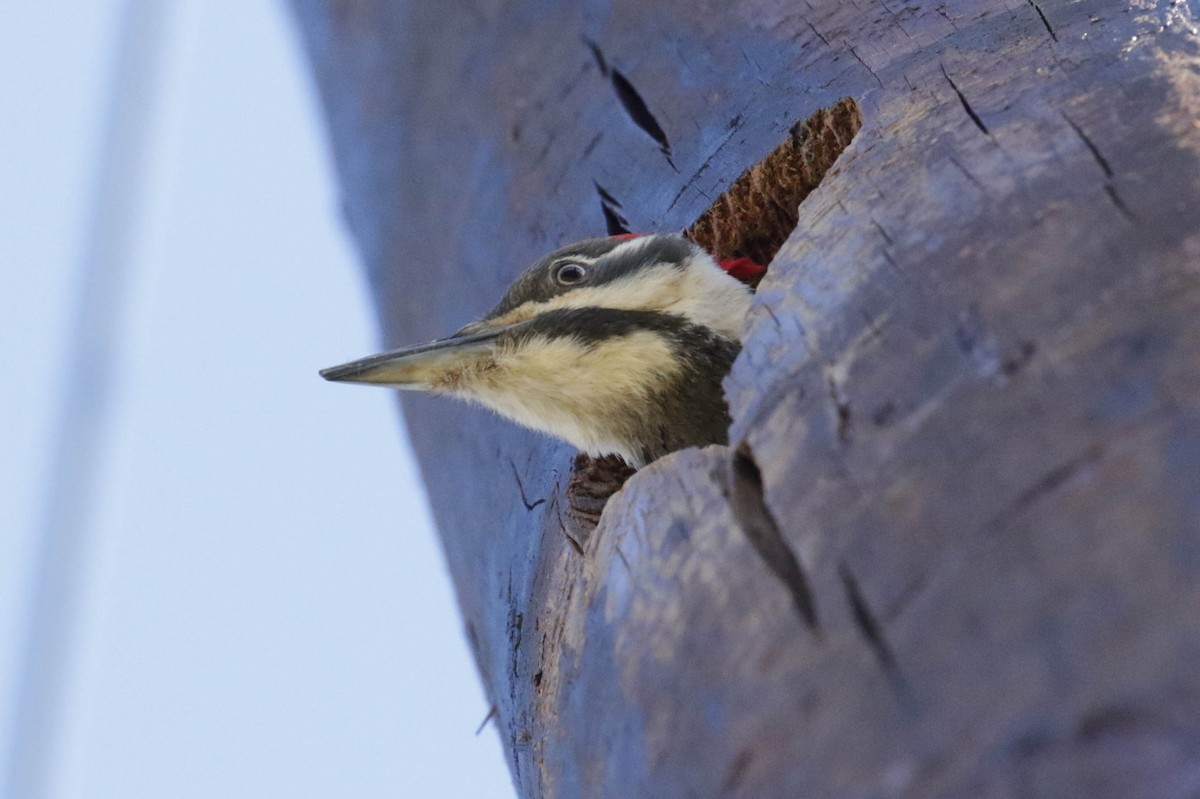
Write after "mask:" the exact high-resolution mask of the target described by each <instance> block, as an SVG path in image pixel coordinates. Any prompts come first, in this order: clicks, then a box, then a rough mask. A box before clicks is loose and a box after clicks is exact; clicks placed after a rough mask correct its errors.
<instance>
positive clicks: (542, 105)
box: [293, 0, 1200, 799]
mask: <svg viewBox="0 0 1200 799" xmlns="http://www.w3.org/2000/svg"><path fill="white" fill-rule="evenodd" d="M293 5H294V8H295V10H296V12H297V16H298V18H299V20H300V23H301V28H302V30H303V34H304V36H305V39H306V42H307V46H308V49H309V52H310V53H311V57H312V59H313V61H314V64H315V69H316V74H317V77H318V83H319V85H320V88H321V93H322V96H323V98H324V103H325V106H326V109H327V112H328V116H329V121H330V126H331V129H332V134H333V136H332V138H333V148H334V152H335V156H336V162H337V166H338V170H339V173H340V175H341V180H342V185H343V191H344V195H345V213H346V217H347V219H348V222H349V224H350V227H351V229H352V230H353V233H354V236H355V238H356V241H357V242H358V245H359V247H360V248H361V251H362V255H363V259H364V262H365V264H366V267H367V270H368V273H369V275H370V280H371V283H372V286H373V288H374V290H375V296H376V298H377V302H378V308H379V315H380V319H381V320H382V326H383V330H384V333H385V335H384V338H385V339H386V343H388V344H400V343H408V342H411V341H417V340H421V339H425V338H429V337H433V336H436V335H441V334H445V333H447V332H449V331H452V330H454V329H456V328H457V327H458V326H459V325H461V324H462V323H463V322H465V321H467V320H468V319H469V318H471V317H472V316H474V315H476V314H478V313H479V312H481V311H483V310H485V309H486V308H487V307H489V306H490V305H491V304H492V302H494V300H495V299H496V298H497V297H498V296H499V294H500V293H501V291H502V290H503V288H504V287H505V286H506V284H507V282H508V281H509V280H510V279H511V278H512V277H513V276H514V275H515V274H517V272H518V271H519V270H521V269H522V268H523V267H524V266H525V265H526V264H527V263H528V262H530V261H531V260H532V259H533V258H535V257H536V256H537V255H539V254H541V253H542V252H544V251H545V250H547V249H550V248H551V247H553V246H556V245H558V244H561V243H563V242H566V241H569V240H572V239H575V238H579V237H583V236H586V235H594V234H597V233H601V232H603V229H604V227H603V225H604V221H603V217H602V214H601V208H600V201H599V198H598V195H597V189H596V185H597V184H598V185H599V186H602V187H603V188H604V189H605V190H606V191H607V192H609V193H610V194H611V195H612V197H614V198H616V200H617V201H619V203H620V206H621V207H620V211H621V213H622V214H623V215H624V216H625V218H626V219H627V220H628V221H629V223H630V225H631V227H632V228H633V229H636V230H671V229H682V228H684V227H686V226H687V225H689V224H690V223H691V222H692V221H694V220H695V219H696V217H697V216H698V215H699V214H700V213H701V211H703V210H704V208H705V207H706V206H707V205H708V204H709V202H710V200H711V198H713V197H715V196H716V195H717V194H718V193H719V192H720V191H721V190H722V188H723V187H725V186H728V185H729V183H730V182H732V181H733V180H734V179H735V178H736V177H737V176H738V174H740V173H741V172H742V171H743V170H744V169H745V168H747V167H748V166H750V165H751V164H752V163H754V162H755V161H756V160H757V159H759V158H761V157H762V156H763V155H765V154H766V153H767V152H769V151H770V150H771V149H772V148H773V147H774V146H775V145H776V144H778V143H779V141H781V140H782V139H783V137H784V136H785V135H786V131H787V129H788V127H789V126H790V125H791V124H792V123H794V122H795V121H797V120H799V119H803V118H805V117H807V116H808V115H809V114H811V113H812V112H813V111H815V110H817V109H818V108H821V107H827V106H830V105H832V104H833V102H834V101H836V100H837V99H838V98H840V97H844V96H849V97H852V98H854V99H855V100H856V101H857V102H858V104H859V107H860V108H861V110H862V114H863V120H864V121H863V127H862V130H861V132H860V133H859V135H858V137H857V139H856V140H855V141H854V143H853V144H852V145H851V147H850V148H849V150H848V151H847V152H846V154H845V155H844V156H843V158H842V160H841V161H840V162H839V164H838V166H837V167H836V168H835V169H834V170H833V172H832V173H831V174H829V175H828V176H827V177H826V178H825V180H824V182H823V183H822V185H821V186H820V188H819V189H818V190H817V191H816V192H815V193H814V194H813V195H812V196H810V197H809V198H808V199H807V200H806V201H805V202H804V204H803V205H802V207H801V212H800V223H799V227H798V229H797V230H796V232H795V234H794V235H793V236H792V237H791V239H790V240H789V242H788V244H787V245H786V246H785V248H784V250H783V251H782V252H781V253H780V254H779V256H778V257H777V258H776V260H775V262H774V264H773V265H772V267H771V271H770V273H769V274H768V276H767V277H766V279H765V281H764V282H763V284H762V286H761V287H760V289H759V294H758V297H757V299H756V303H755V308H754V310H753V312H752V314H751V318H750V319H749V322H748V327H747V331H748V332H747V336H746V348H745V352H744V353H743V355H742V357H741V359H740V360H739V362H738V363H737V365H736V366H735V368H734V371H733V374H732V375H731V377H730V378H729V380H728V381H727V390H728V394H729V396H730V399H731V408H732V414H733V417H734V426H733V432H732V440H733V441H735V442H745V444H746V447H745V452H746V455H747V458H749V459H745V460H742V461H740V462H739V469H737V470H733V472H731V469H730V465H731V459H732V455H731V451H730V450H728V449H724V448H713V449H711V450H708V451H704V452H695V451H693V452H684V453H679V454H677V455H675V456H671V457H668V458H666V459H664V460H662V461H660V462H658V463H656V464H654V465H652V466H651V467H650V468H647V469H646V470H644V471H643V472H642V473H640V474H639V475H637V476H636V477H635V478H634V479H633V480H632V481H631V482H630V483H629V484H628V485H627V487H626V489H625V490H624V491H623V492H622V493H621V494H619V495H617V496H616V497H615V498H614V499H613V500H612V501H611V502H610V504H609V506H608V509H607V510H606V514H605V518H604V520H603V521H602V523H601V525H600V527H599V528H598V529H597V530H596V531H595V533H594V534H593V535H591V536H590V537H589V538H588V539H587V540H586V541H576V542H574V543H573V542H572V541H568V540H567V538H566V536H565V535H564V534H563V530H564V529H570V527H571V525H570V524H567V523H566V522H564V521H563V515H564V512H563V507H564V502H565V500H564V498H563V493H562V492H563V489H564V486H565V484H566V482H567V480H568V478H569V470H570V465H571V453H570V452H569V450H568V449H567V448H566V447H565V446H560V445H557V444H555V443H553V442H549V441H546V440H544V439H542V438H540V437H538V436H536V435H534V434H531V433H527V432H524V431H520V430H518V429H516V428H514V427H512V426H511V425H509V424H507V423H505V422H502V421H499V420H497V419H495V418H492V417H490V416H488V415H486V414H484V413H482V412H479V411H475V410H472V409H468V408H465V407H461V406H458V405H455V404H453V403H452V402H450V401H439V400H433V399H424V398H416V399H412V400H408V401H406V402H405V414H406V418H407V420H408V425H409V429H410V431H411V434H412V438H413V442H414V444H415V446H416V449H417V452H418V455H419V457H420V459H421V463H422V468H423V470H424V475H425V479H426V481H427V485H428V487H429V491H430V496H431V498H432V501H433V506H434V510H435V514H436V517H437V522H438V525H439V529H440V531H441V535H442V539H443V543H444V547H445V551H446V556H447V559H448V562H449V566H450V570H451V573H452V575H453V578H454V581H455V584H456V586H457V591H458V598H459V601H460V603H461V606H462V611H463V614H464V617H465V619H466V627H467V631H468V635H469V637H470V640H471V643H472V646H473V647H474V651H475V653H476V657H477V659H478V663H479V668H480V672H481V674H482V677H483V680H484V683H485V685H486V687H487V691H488V693H489V694H490V696H491V697H492V698H493V700H494V701H495V703H496V704H497V706H498V708H499V716H498V721H497V724H498V727H499V731H500V735H501V736H502V738H503V741H504V745H505V747H506V749H507V751H508V753H509V757H510V759H511V763H512V766H513V773H514V778H515V781H516V784H517V786H518V790H519V793H520V794H521V796H523V797H563V798H564V799H569V798H571V797H622V799H624V798H627V797H654V799H671V798H672V797H707V796H729V797H756V798H758V799H763V798H769V797H795V796H812V797H834V796H839V797H841V796H846V797H883V796H904V797H964V796H971V797H1043V796H1044V797H1065V796H1087V797H1130V796H1154V797H1194V796H1196V795H1198V794H1200V323H1198V321H1197V320H1198V319H1200V123H1198V122H1197V120H1198V119H1200V60H1198V58H1200V47H1198V44H1197V43H1198V41H1200V37H1198V36H1197V26H1198V25H1200V21H1198V19H1197V18H1198V17H1200V7H1198V4H1197V3H1195V2H1194V0H1186V1H1180V0H1175V1H1174V2H1169V1H1164V2H1149V1H1148V0H1136V1H1135V2H1133V3H1125V2H1115V1H1113V0H1083V1H1082V2H1065V1H1060V0H1039V2H1036V3H1035V2H1031V1H1029V0H1008V2H1001V1H1000V0H961V1H956V2H953V3H935V2H917V1H916V0H914V2H908V3H904V2H901V1H900V0H896V2H891V1H890V0H889V2H886V3H885V2H871V3H868V2H861V1H860V2H858V3H843V2H833V0H808V1H807V2H784V0H741V1H740V2H716V1H715V0H701V1H700V2H696V0H619V1H618V2H589V3H568V2H554V1H553V0H541V2H532V1H525V2H516V1H514V2H508V3H498V2H486V1H485V0H475V1H474V2H456V3H433V2H419V1H416V0H403V1H402V0H388V1H385V0H375V1H374V2H367V1H366V0H362V1H361V2H355V1H353V0H342V1H341V2H335V1H334V0H325V1H323V2H322V0H293ZM585 40H586V41H591V42H594V43H595V44H596V46H597V47H598V48H599V51H600V52H601V53H602V55H603V58H604V60H605V62H606V64H607V65H608V66H609V67H610V68H612V69H615V70H617V71H618V72H619V73H620V74H621V75H623V76H625V78H626V79H627V80H628V83H629V85H630V86H632V87H634V89H635V91H636V92H637V93H638V95H639V96H640V97H641V98H642V99H643V100H644V101H645V103H646V106H647V109H648V110H649V112H650V114H651V115H652V116H653V120H654V124H656V125H657V126H658V128H659V129H660V131H661V134H662V135H661V136H659V140H657V141H656V140H655V139H654V138H653V137H652V136H651V135H650V134H649V133H647V132H646V130H644V129H643V128H650V129H651V130H652V128H653V125H650V124H649V122H648V120H647V119H642V120H641V121H642V123H643V127H642V128H639V127H638V126H637V125H635V124H634V123H633V121H631V119H630V118H629V116H628V115H627V114H626V112H625V111H624V110H623V106H622V104H621V102H620V101H619V99H618V97H617V94H616V93H615V92H614V88H613V84H612V80H611V78H609V79H606V78H605V77H604V76H603V75H602V73H601V72H600V69H599V67H598V64H597V59H596V57H595V56H594V54H593V52H592V51H591V50H590V49H589V47H588V46H587V44H586V43H585ZM626 94H628V92H626ZM626 99H628V97H627V98H626ZM664 141H665V144H666V146H664ZM668 155H669V160H668V157H667V156H668ZM359 354H360V353H347V356H348V357H349V356H355V355H359ZM756 470H761V475H756V474H755V471H756ZM731 473H732V474H736V475H740V476H739V477H737V479H734V480H733V481H732V483H731V481H730V475H731ZM756 477H760V478H761V490H759V489H758V487H757V486H758V483H757V481H756V479H755V478H756ZM730 490H732V492H733V497H732V501H729V500H727V498H726V494H727V493H728V492H729V491H730ZM730 507H734V508H735V509H737V516H738V517H740V520H741V521H742V522H743V523H744V524H745V525H746V527H747V529H750V530H751V532H754V531H755V530H757V531H758V533H757V534H760V535H761V534H763V533H762V530H763V529H766V528H770V527H771V526H772V523H774V525H775V527H776V528H777V532H778V534H779V535H780V536H781V539H780V541H779V542H777V543H784V544H786V545H787V550H790V552H791V553H793V554H794V555H795V556H796V557H797V558H798V562H799V563H800V564H801V566H802V575H803V577H804V579H805V580H806V581H807V582H808V583H809V585H810V587H811V590H812V593H813V596H812V599H813V603H814V607H815V612H816V615H817V621H818V625H819V626H818V628H817V629H816V630H814V629H812V628H811V627H810V626H809V625H807V624H806V622H805V620H804V619H803V617H802V615H801V614H800V613H798V612H797V608H798V605H797V602H796V600H795V591H794V590H793V589H795V586H794V585H788V584H786V583H785V582H784V581H782V580H780V579H778V577H777V576H776V575H777V574H786V573H787V570H786V569H782V570H781V569H779V568H775V569H774V570H772V569H769V568H768V567H767V565H766V564H764V561H763V558H762V557H760V556H759V555H758V554H757V553H758V551H759V550H758V549H756V548H755V547H754V546H752V545H751V542H750V541H749V540H748V539H747V536H746V535H745V534H744V532H743V529H742V526H740V525H739V524H738V518H735V516H734V515H733V513H732V512H731V511H730ZM771 532H772V531H771V530H767V534H768V535H769V534H770V533H771ZM397 534H401V531H399V530H398V531H397ZM576 543H578V544H579V545H580V547H581V548H582V550H583V551H582V554H580V552H579V551H578V550H577V549H576V546H575V544H576ZM760 543H761V542H760ZM760 549H761V547H760ZM769 549H770V548H769V547H768V548H767V549H766V550H764V551H769ZM785 551H786V550H785ZM772 565H774V566H776V567H777V566H778V565H779V564H772ZM419 654H420V650H419V646H415V648H414V656H419Z"/></svg>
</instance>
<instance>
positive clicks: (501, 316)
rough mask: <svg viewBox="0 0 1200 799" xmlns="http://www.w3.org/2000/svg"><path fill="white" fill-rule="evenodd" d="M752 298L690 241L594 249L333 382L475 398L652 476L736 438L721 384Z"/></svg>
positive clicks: (599, 242)
mask: <svg viewBox="0 0 1200 799" xmlns="http://www.w3.org/2000/svg"><path fill="white" fill-rule="evenodd" d="M750 296H751V293H750V289H749V288H748V287H747V286H746V285H745V284H743V283H742V282H740V281H739V280H738V279H736V278H734V277H731V276H730V275H729V274H727V273H726V272H725V271H724V270H723V269H722V268H721V267H719V266H718V265H717V264H716V263H715V262H714V261H713V259H712V257H711V256H710V255H709V254H708V253H706V252H705V251H704V250H703V249H701V248H700V247H699V246H697V245H696V244H693V243H692V242H690V241H688V240H687V239H685V238H683V237H682V236H678V235H665V234H655V235H646V236H636V237H614V238H599V239H586V240H584V241H580V242H577V243H575V244H572V245H570V246H568V247H564V248H562V249H560V250H556V251H554V252H552V253H550V254H549V255H547V256H545V257H544V258H542V259H540V260H539V261H537V262H536V263H535V264H534V265H533V266H532V267H530V268H529V269H528V270H527V271H526V272H525V273H524V274H522V275H521V276H520V277H519V278H517V280H516V282H515V283H513V285H512V287H511V288H509V290H508V291H507V292H506V293H505V295H504V297H503V299H501V300H500V304H499V305H497V306H496V307H495V308H494V309H493V310H492V311H491V312H490V313H488V314H487V315H486V316H484V317H483V318H482V319H479V320H478V321H475V322H472V323H470V324H468V325H467V326H466V327H464V328H462V329H461V330H459V331H458V332H457V333H455V334H454V335H453V336H451V337H450V338H445V339H441V340H438V341H434V342H431V343H429V344H421V345H417V346H415V347H405V348H403V349H398V350H393V351H391V352H385V353H382V354H379V355H374V356H372V357H369V358H364V359H363V360H360V361H354V362H352V363H348V364H344V365H342V366H335V367H333V368H331V369H325V370H323V371H322V372H321V375H322V376H323V377H325V378H326V379H328V380H337V381H346V382H353V383H371V384H376V385H384V386H391V387H393V388H399V389H412V390H418V391H428V392H433V393H438V394H448V395H451V396H455V397H459V398H461V399H466V400H470V401H473V402H477V403H479V404H481V405H484V406H486V407H488V408H491V409H492V410H494V411H496V412H497V413H499V414H501V415H503V416H506V417H508V418H510V419H513V420H515V421H517V422H520V423H522V424H524V425H526V426H528V427H532V428H534V429H536V430H541V431H543V432H546V433H550V434H551V435H555V436H558V437H559V438H563V439H566V440H567V441H569V442H570V443H572V444H574V445H575V446H576V447H578V448H579V449H581V450H583V451H584V452H586V453H588V454H590V455H607V454H617V455H620V456H621V457H623V458H624V459H625V460H626V461H627V462H629V463H630V464H631V465H633V466H641V465H643V464H645V463H648V462H649V461H651V460H654V459H655V458H657V457H659V456H661V455H664V454H666V453H668V452H671V451H673V450H676V449H680V448H683V447H687V446H697V445H704V444H711V443H722V442H724V441H725V440H726V435H727V428H728V425H729V418H728V413H727V410H726V406H725V400H724V397H723V395H722V393H721V379H722V378H723V377H724V376H725V374H726V373H727V372H728V371H729V367H730V365H731V364H732V362H733V359H734V357H736V355H737V353H738V351H739V349H740V347H741V345H740V343H739V341H738V336H739V334H740V331H741V327H742V322H743V320H744V319H745V316H746V311H747V310H748V309H749V306H750Z"/></svg>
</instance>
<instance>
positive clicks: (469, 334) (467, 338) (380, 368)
mask: <svg viewBox="0 0 1200 799" xmlns="http://www.w3.org/2000/svg"><path fill="white" fill-rule="evenodd" d="M514 327H517V325H508V326H506V327H498V328H493V329H486V328H481V326H480V325H478V324H477V323H476V324H471V325H468V326H467V327H465V328H463V329H462V330H460V331H459V332H458V333H456V334H455V335H453V336H451V337H450V338H443V339H438V340H437V341H431V342H429V343H428V344H417V345H416V346H412V347H401V348H400V349H398V350H391V351H390V352H381V353H380V354H378V355H372V356H370V357H369V358H363V359H361V360H358V361H351V362H350V363H344V364H342V365H341V366H331V367H330V368H328V369H322V370H321V377H323V378H325V379H326V380H332V381H334V382H338V383H362V384H364V385H377V386H391V387H392V388H399V389H410V390H414V391H429V390H432V389H435V388H436V387H437V386H439V385H445V384H446V383H447V382H448V381H449V382H452V376H453V375H455V374H457V373H461V372H463V371H468V370H471V369H473V368H478V367H479V366H480V365H481V364H484V363H486V362H489V361H491V360H492V357H493V355H494V353H495V350H496V343H497V342H496V339H497V338H498V337H499V336H500V334H501V333H504V332H506V331H508V330H512V329H513V328H514Z"/></svg>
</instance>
